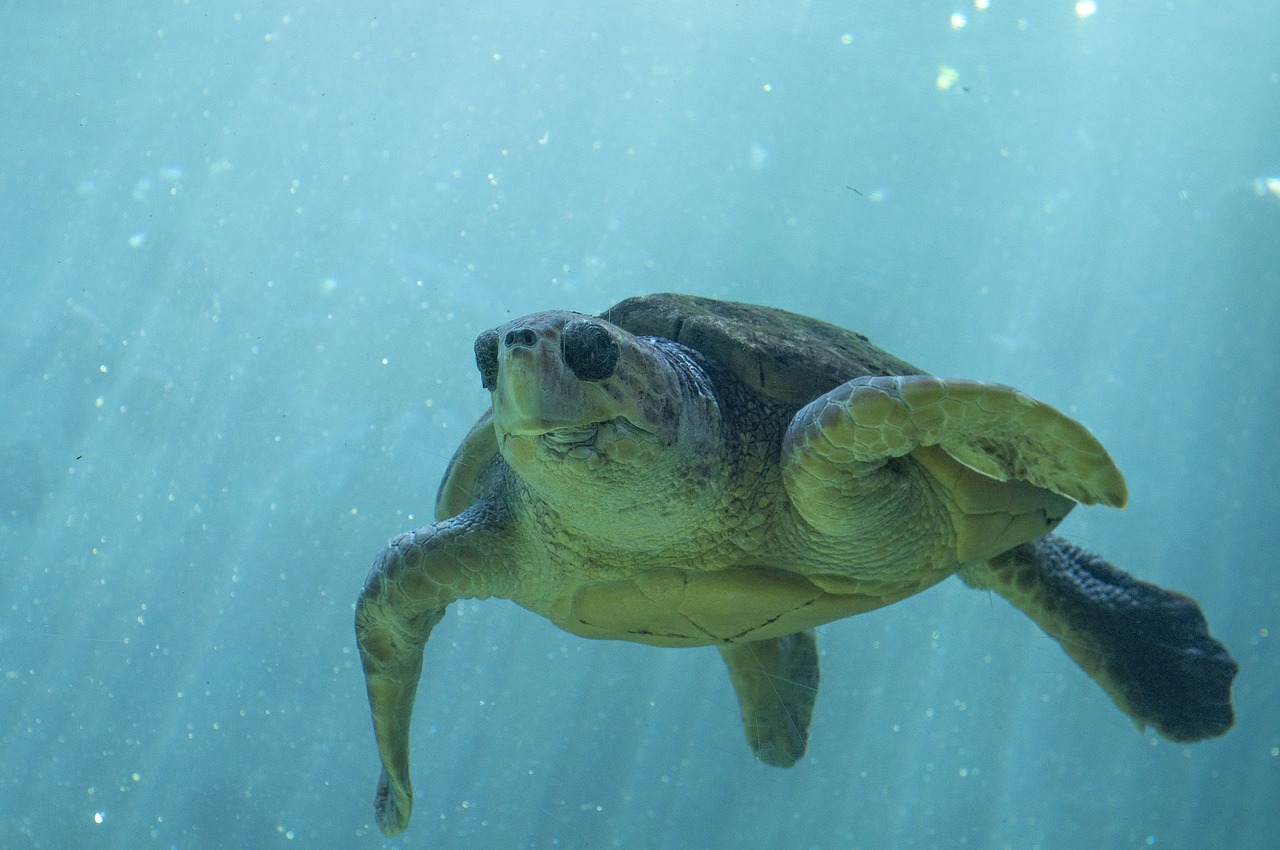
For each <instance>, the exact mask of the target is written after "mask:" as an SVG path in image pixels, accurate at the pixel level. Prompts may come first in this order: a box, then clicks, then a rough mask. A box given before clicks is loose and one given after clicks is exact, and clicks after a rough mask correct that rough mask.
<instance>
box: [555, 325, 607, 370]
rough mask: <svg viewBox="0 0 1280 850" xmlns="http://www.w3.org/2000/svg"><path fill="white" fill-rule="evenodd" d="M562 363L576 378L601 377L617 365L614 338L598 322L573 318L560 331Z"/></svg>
mask: <svg viewBox="0 0 1280 850" xmlns="http://www.w3.org/2000/svg"><path fill="white" fill-rule="evenodd" d="M560 351H561V353H562V354H563V355H564V362H565V365H566V366H568V367H569V369H570V371H572V372H573V374H574V375H576V376H577V378H578V380H579V381H603V380H604V379H605V378H608V377H609V376H610V375H612V374H613V370H614V369H616V368H617V367H618V355H619V354H620V351H619V349H618V341H617V340H616V339H614V338H613V334H611V333H609V332H608V331H607V330H605V329H604V327H602V326H601V325H599V324H597V323H596V322H592V321H590V320H588V319H574V320H573V321H572V322H570V323H569V324H567V325H565V326H564V330H563V331H561V332H560Z"/></svg>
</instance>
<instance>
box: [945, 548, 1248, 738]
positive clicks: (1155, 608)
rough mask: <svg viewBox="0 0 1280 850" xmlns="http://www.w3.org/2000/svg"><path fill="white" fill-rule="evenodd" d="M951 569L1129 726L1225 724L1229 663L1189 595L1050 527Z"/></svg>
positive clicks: (1175, 734) (1192, 733)
mask: <svg viewBox="0 0 1280 850" xmlns="http://www.w3.org/2000/svg"><path fill="white" fill-rule="evenodd" d="M960 574H961V576H962V577H963V578H964V580H965V581H966V582H967V583H968V584H970V585H972V586H973V587H977V588H982V589H990V590H994V591H996V592H997V593H999V594H1000V595H1001V596H1004V597H1005V598H1006V599H1008V600H1009V601H1010V602H1012V603H1013V604H1014V605H1015V606H1016V607H1017V608H1019V609H1020V610H1021V611H1022V612H1023V613H1025V614H1027V615H1028V616H1030V617H1031V618H1032V619H1033V620H1035V621H1036V623H1038V624H1039V625H1040V627H1041V628H1043V629H1044V630H1045V631H1046V632H1048V633H1049V634H1050V635H1051V636H1052V637H1054V638H1056V639H1057V640H1058V642H1059V643H1061V644H1062V648H1063V649H1065V650H1066V651H1067V654H1068V655H1070V656H1071V657H1072V658H1073V659H1074V660H1075V662H1076V663H1077V664H1079V665H1080V666H1081V667H1082V668H1084V670H1085V672H1086V673H1088V674H1089V675H1090V676H1092V677H1093V678H1094V680H1095V681H1097V682H1098V684H1100V685H1101V686H1102V687H1103V689H1105V690H1106V692H1107V693H1108V694H1109V695H1110V696H1111V699H1112V700H1113V701H1114V702H1115V704H1116V705H1117V706H1119V707H1120V709H1121V710H1122V711H1124V712H1125V713H1126V714H1128V715H1129V716H1130V717H1132V718H1133V719H1134V720H1135V721H1136V722H1137V723H1138V725H1139V727H1145V726H1146V725H1148V724H1150V725H1151V726H1153V727H1155V729H1156V731H1157V732H1159V733H1160V734H1161V735H1163V736H1164V737H1165V738H1168V739H1170V740H1172V741H1200V740H1203V739H1205V738H1213V737H1216V736H1218V735H1222V734H1223V733H1225V732H1226V731H1227V730H1228V729H1230V728H1231V725H1232V724H1233V723H1234V722H1235V714H1234V712H1233V711H1232V708H1231V681H1232V679H1234V678H1235V675H1236V670H1237V666H1236V662H1235V660H1234V659H1232V657H1231V654H1230V653H1229V652H1227V649H1226V647H1224V646H1223V645H1222V644H1221V643H1219V642H1218V641H1217V640H1215V639H1214V638H1213V636H1212V635H1210V634H1209V626H1208V624H1207V623H1206V622H1205V618H1204V614H1203V613H1201V611H1200V606H1199V605H1198V604H1196V601H1195V600H1194V599H1192V598H1190V597H1188V596H1184V595H1182V594H1180V593H1175V592H1174V591H1171V590H1165V589H1164V588H1160V587H1156V586H1155V585H1153V584H1148V583H1146V582H1144V581H1139V580H1138V579H1136V578H1134V577H1133V576H1131V575H1129V574H1128V573H1125V572H1123V571H1122V570H1119V569H1117V568H1116V567H1114V566H1112V565H1111V564H1109V563H1107V562H1106V561H1105V560H1103V559H1102V558H1100V557H1098V556H1097V555H1094V554H1093V553H1091V552H1088V551H1086V550H1084V549H1081V548H1080V547H1078V546H1076V545H1074V544H1072V543H1069V542H1068V541H1066V540H1064V539H1062V538H1061V537H1058V536H1056V535H1046V536H1044V537H1041V538H1038V539H1036V540H1033V541H1031V542H1030V543H1024V544H1022V545H1021V546H1018V547H1016V548H1014V549H1012V550H1010V551H1008V552H1006V553H1004V554H1002V555H999V556H997V557H996V558H993V559H992V560H991V562H990V563H980V564H969V565H966V566H965V567H964V568H963V569H962V570H961V573H960Z"/></svg>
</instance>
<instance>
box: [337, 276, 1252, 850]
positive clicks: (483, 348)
mask: <svg viewBox="0 0 1280 850" xmlns="http://www.w3.org/2000/svg"><path fill="white" fill-rule="evenodd" d="M475 354H476V363H477V365H478V366H479V369H480V376H481V380H482V382H483V384H484V387H485V388H486V389H488V390H489V391H490V392H491V394H492V401H493V406H492V408H491V409H490V411H488V412H486V413H485V414H484V415H483V416H482V417H481V418H480V420H479V421H478V422H477V423H476V424H475V426H474V427H473V428H472V429H471V431H470V433H468V434H467V436H466V438H465V439H464V440H463V442H462V445H461V447H459V449H458V450H457V452H456V454H455V455H454V457H453V460H452V462H451V463H450V465H449V468H448V470H447V471H446V473H445V476H444V480H443V482H442V483H441V485H440V491H439V493H438V495H437V498H436V520H437V521H436V522H435V523H434V524H432V525H428V526H425V527H423V528H419V529H417V530H416V531H410V532H408V533H406V534H403V535H401V536H399V537H397V538H395V539H394V540H392V541H391V542H390V544H388V546H387V547H386V549H385V550H384V551H383V552H382V553H381V554H380V555H379V556H378V558H377V560H376V561H375V563H374V566H373V570H372V571H371V572H370V574H369V577H368V579H367V580H366V582H365V585H364V590H363V592H362V593H361V594H360V598H359V602H358V604H357V607H356V633H357V637H358V643H359V648H360V657H361V660H362V662H363V665H364V672H365V676H366V679H367V685H368V694H369V703H370V706H371V709H372V713H373V725H374V732H375V736H376V738H377V743H378V750H379V753H380V755H381V757H382V767H383V771H382V776H381V780H380V782H379V784H378V790H377V796H376V800H375V806H376V810H377V820H378V825H379V827H380V828H381V829H382V831H383V832H385V833H386V834H388V835H394V834H396V833H398V832H400V831H402V830H403V829H404V828H405V827H406V825H407V824H408V822H409V812H410V806H411V805H412V799H413V797H412V790H411V786H410V782H409V725H410V716H411V713H412V710H413V701H414V695H415V692H416V689H417V686H418V678H419V675H420V673H421V671H422V661H423V647H424V646H425V644H426V642H427V638H428V636H429V635H430V634H431V630H432V628H433V627H434V626H435V625H436V624H437V623H438V622H439V621H440V619H441V617H442V616H443V615H444V612H445V608H446V607H447V606H448V605H449V603H450V602H453V601H454V600H455V599H460V598H468V597H481V598H486V597H491V596H498V597H504V598H507V599H513V600H515V601H516V602H517V603H519V604H520V605H522V606H523V607H525V608H528V609H529V610H531V611H534V612H536V613H538V614H541V615H543V616H544V617H546V618H548V619H549V620H551V621H552V622H553V623H555V624H556V625H558V626H560V627H561V628H562V629H565V630H567V631H569V632H572V633H574V634H577V635H581V636H584V637H591V638H613V639H618V640H630V641H636V642H639V643H647V644H654V645H657V646H669V647H684V646H707V645H711V646H715V647H717V648H718V649H719V650H720V653H721V655H722V656H723V657H724V660H725V662H726V663H727V665H728V668H729V675H730V678H731V680H732V682H733V685H734V687H735V688H736V690H737V694H738V699H739V703H740V706H741V709H742V721H743V725H744V728H745V730H746V735H747V740H748V742H749V744H750V745H751V748H752V750H753V751H754V753H755V755H756V757H757V758H759V760H761V761H763V762H765V763H767V764H772V765H779V766H789V765H791V764H794V763H795V762H796V761H797V760H798V759H799V758H800V757H801V756H802V755H803V754H804V752H805V748H806V746H807V738H808V726H809V720H810V717H811V715H812V711H813V704H814V698H815V696H816V692H817V686H818V653H817V646H816V642H815V636H814V631H813V630H814V628H815V627H816V626H821V625H822V624H824V623H828V622H831V621H832V620H837V619H840V618H842V617H848V616H851V615H853V614H860V613H862V612H864V611H870V610H872V609H874V608H879V607H881V606H882V605H888V604H890V603H892V602H896V601H898V600H900V599H904V598H906V597H908V596H911V595H912V594H915V593H919V592H920V591H922V590H924V589H925V588H927V587H929V586H930V585H933V584H935V583H937V582H939V581H941V580H942V579H944V578H946V577H947V576H950V575H952V574H957V573H958V574H959V575H960V577H961V579H963V580H964V581H965V582H966V583H968V584H969V585H971V586H973V587H977V588H984V589H989V590H994V591H995V592H997V593H999V594H1000V595H1002V596H1004V597H1006V598H1007V599H1008V600H1009V601H1010V602H1012V603H1013V604H1014V605H1015V606H1017V607H1018V608H1019V609H1021V610H1022V611H1024V612H1025V613H1026V614H1028V615H1030V616H1031V618H1032V619H1034V620H1035V621H1036V622H1037V623H1038V624H1039V625H1040V626H1041V627H1042V628H1043V629H1044V630H1045V631H1046V632H1047V633H1048V634H1049V635H1051V636H1052V637H1054V638H1055V639H1057V640H1058V641H1059V642H1060V643H1061V644H1062V646H1063V648H1064V649H1065V650H1066V652H1067V654H1068V655H1070V656H1071V658H1073V659H1074V660H1075V661H1076V662H1077V663H1078V664H1079V665H1080V666H1081V667H1082V668H1084V670H1085V672H1087V673H1088V674H1089V675H1090V676H1092V677H1093V678H1094V679H1095V680H1096V681H1097V682H1098V683H1099V684H1100V685H1101V686H1102V687H1103V688H1104V689H1105V690H1106V692H1107V693H1108V694H1109V695H1110V697H1111V699H1112V700H1113V701H1114V702H1115V704H1116V705H1117V706H1119V708H1120V709H1121V710H1122V711H1124V712H1125V713H1126V714H1128V715H1129V716H1130V717H1132V718H1133V720H1134V721H1135V722H1136V723H1137V724H1138V726H1139V727H1140V728H1142V727H1145V726H1146V725H1150V726H1153V727H1154V728H1155V729H1156V731H1158V732H1159V733H1160V734H1161V735H1163V736H1165V737H1166V738H1169V739H1172V740H1175V741H1196V740H1200V739H1203V738H1208V737H1212V736H1216V735H1221V734H1223V733H1224V732H1226V731H1227V730H1228V729H1229V728H1230V727H1231V725H1232V723H1233V721H1234V715H1233V711H1232V707H1231V694H1230V689H1231V682H1232V679H1233V678H1234V676H1235V673H1236V664H1235V661H1234V660H1232V658H1231V656H1230V654H1229V653H1228V652H1227V650H1226V649H1225V648H1224V647H1223V646H1222V644H1220V643H1219V642H1218V641H1217V640H1215V639H1214V638H1213V637H1211V636H1210V635H1209V632H1208V627H1207V625H1206V623H1205V619H1204V616H1203V614H1202V613H1201V611H1200V608H1199V606H1198V605H1197V604H1196V602H1195V601H1194V600H1192V599H1190V598H1188V597H1186V596H1183V595H1181V594H1178V593H1175V592H1172V591H1168V590H1164V589H1161V588H1159V587H1156V586H1154V585H1151V584H1147V583H1145V582H1142V581H1139V580H1137V579H1135V578H1133V577H1131V576H1129V575H1128V574H1126V573H1124V572H1121V571H1120V570H1119V569H1117V568H1115V567H1113V566H1112V565H1110V564H1109V563H1107V562H1106V561H1104V560H1103V559H1102V558H1100V557H1099V556H1097V555H1094V554H1092V553H1090V552H1087V551H1085V550H1084V549H1081V548H1080V547H1078V546H1076V545H1074V544H1072V543H1069V542H1067V541H1066V540H1064V539H1062V538H1061V537H1057V536H1055V535H1053V534H1051V533H1050V532H1052V531H1053V529H1054V527H1055V526H1057V525H1058V523H1059V522H1060V521H1061V520H1062V518H1063V517H1064V516H1066V514H1067V513H1068V512H1069V511H1070V510H1071V508H1072V507H1073V506H1074V505H1075V504H1076V503H1077V502H1079V503H1081V504H1086V505H1092V504H1095V503H1101V504H1105V505H1112V506H1115V507H1120V506H1123V505H1124V503H1125V501H1126V499H1127V492H1126V487H1125V482H1124V479H1123V477H1122V476H1121V474H1120V472H1119V470H1117V469H1116V467H1115V464H1114V463H1113V462H1112V460H1111V458H1110V457H1109V456H1108V454H1107V452H1106V450H1104V449H1103V447H1102V446H1101V445H1100V444H1099V443H1098V441H1097V440H1096V439H1095V438H1094V437H1093V435H1092V434H1090V433H1089V432H1088V431H1087V430H1086V429H1085V428H1084V427H1083V426H1082V425H1080V424H1079V423H1077V422H1075V421H1074V420H1072V419H1069V418H1068V417H1066V416H1065V415H1063V414H1062V413H1060V412H1058V411H1057V410H1055V409H1053V408H1052V407H1050V406H1048V405H1046V404H1043V403H1041V402H1038V401H1035V400H1034V399H1032V398H1030V397H1028V396H1026V395H1024V394H1023V393H1020V392H1018V391H1016V390H1014V389H1012V388H1010V387H1006V386H1002V385H999V384H990V383H980V382H977V381H969V380H954V379H941V378H935V377H930V376H928V375H926V374H924V373H922V372H921V371H920V370H919V369H916V368H915V367H914V366H912V365H910V364H909V363H906V362H904V361H902V360H899V359H898V358H896V357H894V356H893V355H891V354H888V353H887V352H885V351H882V350H880V349H879V348H876V347H875V346H874V345H872V344H871V343H870V342H869V341H868V340H867V338H866V337H864V336H862V335H860V334H857V333H853V332H850V331H846V330H843V329H841V328H838V327H835V326H833V325H830V324H826V323H824V322H820V321H817V320H814V319H810V318H807V317H805V316H799V315H795V314H792V313H788V312H784V311H782V310H777V309H772V308H768V307H758V306H752V305H746V304H738V303H733V302H726V301H715V300H711V299H708V298H699V297H694V296H690V295H670V294H667V295H649V296H643V297H638V298H630V299H627V300H626V301H623V302H621V303H619V304H617V305H616V306H614V307H612V308H610V309H609V310H607V311H605V312H604V313H603V314H601V316H599V317H592V316H587V315H583V314H579V313H570V312H545V313H536V314H534V315H531V316H526V317H524V318H521V319H516V320H514V321H511V322H507V323H506V324H504V325H501V326H500V327H498V328H495V329H493V330H488V331H485V332H484V333H482V334H481V335H480V337H479V339H477V340H476V345H475Z"/></svg>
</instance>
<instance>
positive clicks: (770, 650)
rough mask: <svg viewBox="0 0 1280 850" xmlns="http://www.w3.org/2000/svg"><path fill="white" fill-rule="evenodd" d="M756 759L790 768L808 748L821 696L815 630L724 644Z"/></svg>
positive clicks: (726, 662) (745, 726) (725, 655)
mask: <svg viewBox="0 0 1280 850" xmlns="http://www.w3.org/2000/svg"><path fill="white" fill-rule="evenodd" d="M719 649H720V654H721V655H722V656H723V657H724V662H725V664H727V665H728V666H729V678H731V679H732V680H733V687H734V689H735V690H736V691H737V692H738V704H739V705H740V706H741V707H742V727H743V729H744V731H745V732H746V733H747V742H748V743H749V744H750V745H751V751H752V752H754V753H755V755H756V758H758V759H760V761H762V762H764V763H765V764H771V765H773V766H775V767H791V766H792V765H793V764H795V763H796V762H798V761H799V760H800V758H801V756H803V755H804V751H805V748H806V747H807V746H808V744H809V721H810V719H811V718H812V717H813V702H814V700H815V699H816V698H817V696H818V675H819V674H818V642H817V638H815V637H814V633H813V631H812V630H810V631H804V632H796V633H795V634H790V635H783V636H782V637H779V638H774V639H772V640H753V641H747V642H745V643H730V644H721V645H720V646H719Z"/></svg>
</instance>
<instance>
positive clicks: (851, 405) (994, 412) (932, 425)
mask: <svg viewBox="0 0 1280 850" xmlns="http://www.w3.org/2000/svg"><path fill="white" fill-rule="evenodd" d="M921 446H938V447H940V448H941V449H942V450H943V451H945V452H946V453H947V454H948V455H950V456H951V457H953V458H955V459H956V460H957V461H959V462H960V463H962V464H964V465H965V466H966V467H969V468H970V469H973V470H976V471H977V472H980V473H982V474H983V475H985V476H988V477H990V478H993V479H995V480H997V481H1024V482H1027V483H1029V484H1033V485H1035V486H1037V487H1041V488H1044V489H1046V490H1051V491H1053V492H1055V493H1060V494H1061V495H1063V496H1066V497H1068V498H1070V499H1072V500H1073V501H1076V502H1080V503H1081V504H1085V505H1092V504H1095V503H1098V502H1101V503H1102V504H1105V505H1113V506H1115V507H1121V506H1123V505H1124V503H1125V502H1126V501H1127V500H1128V491H1127V489H1126V488H1125V483H1124V478H1123V476H1121V474H1120V471H1119V470H1118V469H1116V467H1115V464H1114V463H1112V461H1111V457H1110V456H1109V455H1108V454H1107V451H1106V449H1104V448H1103V447H1102V445H1101V444H1100V443H1099V442H1098V441H1097V439H1095V438H1094V436H1093V435H1092V434H1090V433H1089V431H1088V430H1087V429H1086V428H1085V427H1084V426H1083V425H1081V424H1080V423H1079V422H1076V421H1075V420H1074V419H1071V418H1070V417H1068V416H1065V415H1063V414H1062V413H1060V412H1058V411H1057V410H1055V409H1054V408H1052V407H1050V406H1049V405H1047V404H1043V403H1041V402H1038V401H1036V400H1035V399H1033V398H1031V397H1030V396H1028V395H1025V394H1024V393H1020V392H1018V391H1017V390H1015V389H1013V388H1012V387H1006V386H1004V385H1002V384H988V383H983V382H981V381H967V380H960V379H955V378H946V379H944V378H935V377H932V376H930V375H904V376H893V377H862V378H855V379H854V380H852V381H848V382H847V383H844V384H841V385H840V386H838V387H836V388H835V389H833V390H831V391H830V392H828V393H825V394H823V395H821V396H819V397H818V398H816V399H814V400H813V401H812V402H810V403H809V404H808V405H806V406H805V407H804V408H803V409H801V410H800V411H799V412H798V413H797V414H796V415H795V417H794V419H792V422H791V425H790V427H789V428H788V429H787V434H786V438H785V440H784V443H783V457H784V465H785V466H790V467H792V469H791V470H790V472H791V476H790V477H792V478H796V477H797V476H796V473H801V474H803V473H808V475H810V476H811V477H812V478H815V479H818V480H825V477H826V476H827V475H829V472H830V470H831V468H832V467H833V466H839V467H842V468H845V469H846V470H847V469H849V468H852V469H853V470H854V471H855V472H860V473H861V474H866V472H868V471H870V470H869V469H867V467H870V469H876V468H879V467H880V466H882V465H883V464H884V462H885V461H887V460H888V459H890V458H896V457H902V456H903V455H905V454H908V453H909V452H912V451H914V450H915V449H917V448H919V447H921ZM860 467H861V469H860ZM788 489H790V484H789V485H788Z"/></svg>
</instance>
